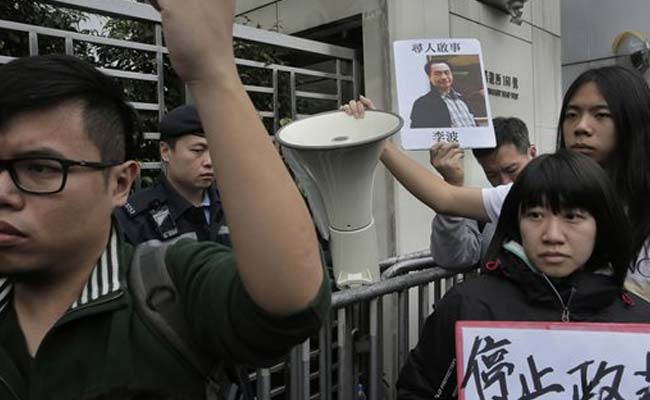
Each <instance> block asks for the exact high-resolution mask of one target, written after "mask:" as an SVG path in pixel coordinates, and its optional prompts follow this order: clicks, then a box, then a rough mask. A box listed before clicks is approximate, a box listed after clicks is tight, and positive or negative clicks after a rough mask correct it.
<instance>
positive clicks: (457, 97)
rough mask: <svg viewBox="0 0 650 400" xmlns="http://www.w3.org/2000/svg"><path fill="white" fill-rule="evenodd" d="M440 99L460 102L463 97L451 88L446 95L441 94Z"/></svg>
mask: <svg viewBox="0 0 650 400" xmlns="http://www.w3.org/2000/svg"><path fill="white" fill-rule="evenodd" d="M440 97H442V98H443V99H444V98H448V99H452V100H461V99H462V98H463V95H462V94H460V93H459V92H457V91H456V90H455V89H454V88H453V87H452V88H451V89H450V90H449V93H447V94H441V95H440Z"/></svg>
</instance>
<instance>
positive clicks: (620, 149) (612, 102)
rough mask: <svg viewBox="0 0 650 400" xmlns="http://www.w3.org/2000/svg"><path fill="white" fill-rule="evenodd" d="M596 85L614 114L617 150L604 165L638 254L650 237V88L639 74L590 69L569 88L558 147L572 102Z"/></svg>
mask: <svg viewBox="0 0 650 400" xmlns="http://www.w3.org/2000/svg"><path fill="white" fill-rule="evenodd" d="M590 82H593V83H594V84H595V85H596V86H597V87H598V90H599V91H600V94H601V95H602V96H603V98H604V99H605V101H606V102H607V105H608V106H609V110H610V112H611V114H612V119H613V121H614V127H615V128H616V143H617V145H616V149H615V150H614V152H613V154H612V156H611V157H610V159H609V160H607V161H606V163H605V164H604V165H603V168H605V170H606V171H607V174H608V175H609V177H610V179H611V180H612V182H613V183H614V187H615V189H616V192H617V193H618V196H619V197H620V198H621V199H622V200H623V204H625V206H626V209H627V215H628V218H629V220H630V222H631V225H632V250H633V252H634V254H637V253H638V252H639V251H640V250H641V248H642V246H643V243H644V242H645V240H646V239H647V238H648V236H649V235H650V207H648V205H647V202H648V199H650V163H649V162H648V156H649V155H650V88H648V84H647V83H646V81H645V80H644V79H643V78H642V77H641V76H640V75H639V74H638V73H636V72H634V71H630V70H627V69H625V68H623V67H620V66H608V67H601V68H596V69H590V70H587V71H585V72H583V73H582V74H580V76H578V78H576V80H575V81H573V83H572V84H571V86H569V89H568V90H567V92H566V94H565V95H564V100H563V102H562V109H561V111H560V120H559V123H558V139H557V140H558V147H559V148H564V147H566V144H565V143H564V136H563V132H562V124H563V122H564V119H565V116H566V110H567V106H568V103H569V101H571V99H572V98H573V96H575V94H576V92H577V91H578V90H579V89H580V88H581V87H582V86H584V85H585V84H587V83H590Z"/></svg>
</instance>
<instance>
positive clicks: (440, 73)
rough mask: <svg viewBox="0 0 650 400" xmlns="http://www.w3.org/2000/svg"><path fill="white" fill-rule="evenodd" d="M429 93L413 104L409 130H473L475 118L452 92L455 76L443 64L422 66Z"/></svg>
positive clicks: (460, 97)
mask: <svg viewBox="0 0 650 400" xmlns="http://www.w3.org/2000/svg"><path fill="white" fill-rule="evenodd" d="M424 72H425V73H426V74H427V77H428V78H429V83H430V85H431V90H430V91H429V93H427V94H425V95H424V96H422V97H420V98H418V99H417V100H415V102H414V103H413V109H412V110H411V128H445V127H446V128H449V127H452V128H456V127H474V126H476V122H475V120H474V114H472V111H471V110H470V108H469V106H468V105H467V103H466V102H465V100H464V99H463V96H462V95H461V94H460V93H459V92H458V91H456V90H455V89H454V88H453V83H454V74H453V73H452V71H451V67H450V66H449V64H447V63H446V62H441V61H436V60H431V61H429V62H427V63H426V64H425V65H424Z"/></svg>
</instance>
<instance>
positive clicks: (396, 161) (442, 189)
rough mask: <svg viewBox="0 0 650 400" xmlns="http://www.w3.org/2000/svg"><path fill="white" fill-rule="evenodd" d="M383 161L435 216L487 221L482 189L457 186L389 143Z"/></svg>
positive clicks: (382, 157)
mask: <svg viewBox="0 0 650 400" xmlns="http://www.w3.org/2000/svg"><path fill="white" fill-rule="evenodd" d="M381 161H382V162H383V163H384V165H385V166H386V168H388V170H389V171H390V172H391V174H393V176H394V177H395V178H396V179H397V180H398V181H399V182H400V183H401V184H402V186H404V188H406V190H408V191H409V192H411V194H412V195H413V196H415V197H417V198H418V199H419V200H420V201H421V202H423V203H424V204H426V205H427V206H429V207H430V208H431V209H433V210H434V211H435V212H438V213H442V214H447V215H453V216H456V217H465V218H472V219H476V220H479V221H488V220H489V219H488V215H487V212H486V211H485V206H484V205H483V196H482V194H481V189H480V188H473V187H465V186H454V185H450V184H449V183H447V182H445V181H444V180H443V179H442V178H440V177H439V176H436V175H434V174H432V173H431V172H430V171H429V170H427V169H426V168H424V167H423V166H421V165H420V164H418V163H417V162H415V161H413V160H412V159H411V158H409V157H408V156H407V155H406V154H404V153H403V152H402V151H401V150H400V149H398V148H397V146H395V145H394V144H393V143H391V142H387V143H386V146H385V147H384V151H383V152H382V154H381Z"/></svg>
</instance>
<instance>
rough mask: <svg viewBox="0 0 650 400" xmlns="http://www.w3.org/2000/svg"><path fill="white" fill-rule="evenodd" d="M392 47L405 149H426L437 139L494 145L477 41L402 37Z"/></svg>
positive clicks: (463, 144) (470, 145)
mask: <svg viewBox="0 0 650 400" xmlns="http://www.w3.org/2000/svg"><path fill="white" fill-rule="evenodd" d="M393 50H394V60H395V74H396V83H397V101H398V109H399V114H400V116H401V117H402V118H403V119H404V127H403V128H402V131H401V140H402V147H403V148H405V149H408V150H427V149H429V148H430V147H431V146H432V145H433V144H434V143H437V142H441V141H444V142H454V143H459V144H460V146H461V147H464V148H481V147H482V148H490V147H494V146H495V144H496V141H495V138H494V129H493V127H492V114H491V111H490V104H489V101H488V95H487V86H486V82H485V74H484V72H483V71H484V70H485V68H484V67H483V60H482V56H481V45H480V43H479V41H478V40H476V39H417V40H400V41H396V42H394V43H393Z"/></svg>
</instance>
